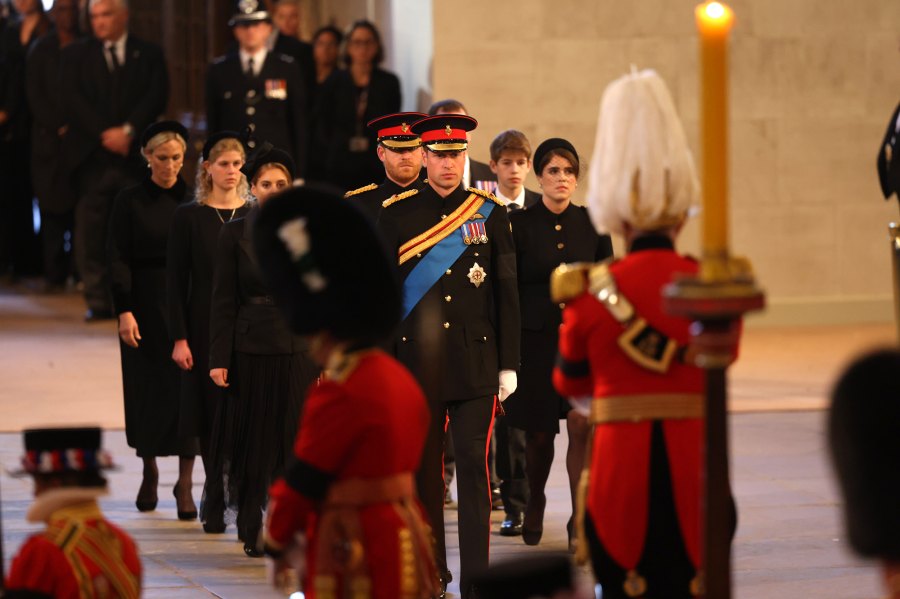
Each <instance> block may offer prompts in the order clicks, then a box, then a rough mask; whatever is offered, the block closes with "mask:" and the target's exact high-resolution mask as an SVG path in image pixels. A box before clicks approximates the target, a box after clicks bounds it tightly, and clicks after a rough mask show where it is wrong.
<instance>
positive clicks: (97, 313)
mask: <svg viewBox="0 0 900 599" xmlns="http://www.w3.org/2000/svg"><path fill="white" fill-rule="evenodd" d="M112 319H113V313H112V310H108V309H105V310H100V309H97V310H94V309H93V308H88V311H87V312H85V313H84V321H85V322H102V321H104V320H112Z"/></svg>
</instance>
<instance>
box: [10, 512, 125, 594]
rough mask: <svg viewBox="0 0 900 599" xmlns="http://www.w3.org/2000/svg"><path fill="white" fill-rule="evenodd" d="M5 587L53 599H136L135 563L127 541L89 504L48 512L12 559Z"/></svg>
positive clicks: (123, 535) (121, 531)
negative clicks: (44, 521) (42, 525)
mask: <svg viewBox="0 0 900 599" xmlns="http://www.w3.org/2000/svg"><path fill="white" fill-rule="evenodd" d="M6 587H7V588H8V589H9V590H11V591H12V590H28V591H35V592H40V593H46V594H47V595H50V596H51V597H54V599H95V598H97V599H99V598H103V599H136V598H137V597H139V596H140V593H141V562H140V559H139V558H138V552H137V547H136V546H135V544H134V541H133V540H132V539H131V537H129V536H128V534H127V533H125V532H124V531H123V530H121V529H120V528H119V527H117V526H116V525H114V524H112V523H111V522H109V521H108V520H106V519H105V518H104V517H103V514H102V513H101V512H100V508H99V507H98V506H97V503H96V502H94V501H90V502H87V503H80V504H76V505H71V506H68V507H64V508H62V509H59V510H56V511H55V512H53V513H52V514H51V516H50V518H49V520H48V522H47V530H45V531H44V532H42V533H39V534H36V535H33V536H31V537H29V539H28V540H27V541H25V544H24V545H23V546H22V548H21V549H20V550H19V553H18V554H17V555H16V557H15V559H13V563H12V568H11V569H10V572H9V577H8V578H7V580H6Z"/></svg>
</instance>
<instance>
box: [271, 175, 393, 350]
mask: <svg viewBox="0 0 900 599" xmlns="http://www.w3.org/2000/svg"><path fill="white" fill-rule="evenodd" d="M253 240H254V248H255V250H256V257H257V263H258V264H259V266H260V268H261V270H262V272H263V275H264V277H265V279H266V282H267V284H268V287H269V289H270V290H271V293H272V294H273V295H274V296H275V299H276V302H277V304H278V305H279V307H280V308H281V309H282V310H283V311H284V313H285V315H286V316H287V320H288V322H289V323H290V325H291V328H292V329H293V331H294V332H295V333H297V334H300V335H308V334H313V333H317V332H320V331H328V332H330V333H331V334H332V335H334V336H335V337H336V338H338V339H341V340H343V341H349V342H352V343H353V344H354V345H355V346H358V347H362V346H371V345H374V344H376V343H378V342H379V341H380V340H382V339H385V338H386V337H388V336H389V335H390V334H391V333H392V331H393V329H394V327H396V326H397V324H398V323H399V322H400V305H401V295H400V285H399V280H398V278H397V275H396V272H395V271H396V269H395V268H394V267H393V265H392V263H391V261H390V260H389V258H388V256H387V253H386V251H385V248H384V245H383V243H382V242H381V240H380V238H379V236H378V233H377V232H376V231H375V228H374V226H373V225H372V223H371V222H370V219H369V218H368V217H367V216H366V215H365V214H364V213H363V212H362V211H361V210H360V209H359V208H357V207H356V206H355V205H354V204H353V203H352V202H349V201H346V200H344V199H342V198H341V196H340V195H338V194H337V192H336V191H335V190H334V189H332V188H329V187H319V186H316V185H306V186H303V187H295V188H292V189H289V190H287V191H285V192H284V193H281V194H279V195H277V196H275V197H273V198H271V199H270V200H269V201H267V202H266V203H265V205H264V206H262V208H261V209H260V212H259V216H258V217H257V219H256V224H255V228H254V232H253ZM348 258H349V259H348Z"/></svg>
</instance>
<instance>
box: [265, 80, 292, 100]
mask: <svg viewBox="0 0 900 599" xmlns="http://www.w3.org/2000/svg"><path fill="white" fill-rule="evenodd" d="M266 97H267V98H271V99H272V100H287V80H286V79H266Z"/></svg>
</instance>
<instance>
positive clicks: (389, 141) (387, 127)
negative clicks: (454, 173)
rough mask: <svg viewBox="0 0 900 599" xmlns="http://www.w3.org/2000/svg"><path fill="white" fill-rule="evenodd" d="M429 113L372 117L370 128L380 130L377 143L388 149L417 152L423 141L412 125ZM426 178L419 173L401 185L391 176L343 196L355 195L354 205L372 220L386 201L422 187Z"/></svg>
mask: <svg viewBox="0 0 900 599" xmlns="http://www.w3.org/2000/svg"><path fill="white" fill-rule="evenodd" d="M426 116H428V115H426V114H424V113H421V112H398V113H396V114H388V115H385V116H382V117H378V118H377V119H372V120H371V121H369V123H368V125H367V126H368V128H369V129H370V130H372V131H376V132H377V135H378V138H377V139H378V144H379V145H380V146H382V147H383V148H384V150H385V151H386V152H409V151H412V152H418V151H419V148H420V147H421V145H422V141H421V140H420V139H419V136H418V135H417V134H415V133H413V132H412V129H411V127H412V125H413V123H415V122H416V121H418V120H421V119H423V118H425V117H426ZM423 179H424V177H423V176H421V174H420V177H418V178H416V179H415V180H414V181H413V182H412V183H410V184H409V185H406V186H402V185H399V184H398V183H397V182H395V181H394V180H392V179H391V178H390V177H389V176H385V178H384V181H382V182H381V184H380V185H378V184H375V183H370V184H369V185H365V186H363V187H360V188H358V189H353V190H351V191H348V192H347V193H345V194H344V197H345V198H352V201H353V203H354V204H356V205H357V206H359V207H360V208H362V210H363V212H365V213H366V214H368V215H369V216H370V217H371V218H372V220H373V221H376V220H378V215H379V214H381V206H382V204H383V203H384V202H385V200H387V199H388V198H390V197H392V196H395V195H399V194H401V193H403V192H405V191H409V190H410V189H421V188H422V185H424V183H423Z"/></svg>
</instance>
